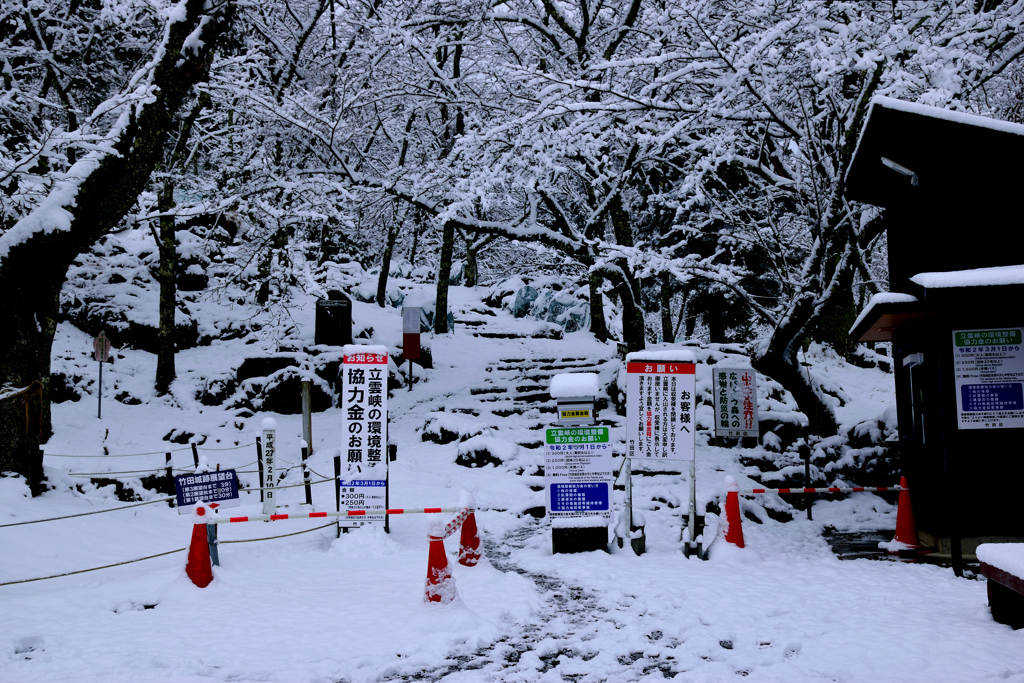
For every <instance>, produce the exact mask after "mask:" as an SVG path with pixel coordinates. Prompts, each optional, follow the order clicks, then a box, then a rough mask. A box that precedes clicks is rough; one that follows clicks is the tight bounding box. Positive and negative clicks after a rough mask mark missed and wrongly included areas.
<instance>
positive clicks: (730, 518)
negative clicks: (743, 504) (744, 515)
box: [725, 477, 744, 548]
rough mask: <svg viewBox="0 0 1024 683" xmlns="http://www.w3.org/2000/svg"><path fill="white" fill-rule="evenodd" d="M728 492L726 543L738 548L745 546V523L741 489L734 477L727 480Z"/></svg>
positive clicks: (726, 495)
mask: <svg viewBox="0 0 1024 683" xmlns="http://www.w3.org/2000/svg"><path fill="white" fill-rule="evenodd" d="M725 486H726V488H727V489H728V492H727V493H726V494H725V542H726V543H732V544H733V545H735V546H736V547H737V548H742V547H744V545H743V522H742V521H741V517H740V494H739V490H740V487H739V486H738V485H737V484H736V480H735V479H733V478H732V477H726V478H725Z"/></svg>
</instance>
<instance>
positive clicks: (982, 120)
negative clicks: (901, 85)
mask: <svg viewBox="0 0 1024 683" xmlns="http://www.w3.org/2000/svg"><path fill="white" fill-rule="evenodd" d="M875 105H878V106H880V107H885V108H886V109H894V110H896V111H905V112H907V113H908V114H920V115H921V116H929V117H931V118H933V119H941V120H943V121H952V122H953V123H963V124H966V125H968V126H978V127H980V128H988V129H989V130H996V131H999V132H1002V133H1011V134H1013V135H1024V125H1021V124H1019V123H1010V122H1009V121H999V120H997V119H990V118H988V117H987V116H978V115H977V114H966V113H964V112H960V111H950V110H949V109H941V108H939V107H929V106H928V105H926V104H917V103H916V102H906V101H904V100H897V99H894V98H892V97H882V96H878V97H873V98H871V106H872V108H874V106H875ZM870 116H871V113H870V112H868V117H869V118H870Z"/></svg>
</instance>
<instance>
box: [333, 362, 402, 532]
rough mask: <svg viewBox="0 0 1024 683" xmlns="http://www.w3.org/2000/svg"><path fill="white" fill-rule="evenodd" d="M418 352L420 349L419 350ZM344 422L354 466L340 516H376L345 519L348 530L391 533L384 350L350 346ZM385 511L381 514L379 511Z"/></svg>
mask: <svg viewBox="0 0 1024 683" xmlns="http://www.w3.org/2000/svg"><path fill="white" fill-rule="evenodd" d="M416 348H417V349H419V345H418V344H417V347H416ZM341 367H342V370H341V371H342V397H341V412H342V417H343V427H342V444H341V452H342V454H343V458H344V460H345V462H346V463H347V465H348V470H347V473H345V474H343V475H342V479H340V480H339V482H338V486H339V487H340V489H341V491H340V499H339V500H340V506H341V507H340V510H341V511H345V510H367V511H374V512H373V513H371V514H366V515H362V516H359V517H341V518H340V523H341V525H342V526H346V527H359V526H366V525H367V524H369V523H371V522H376V523H383V524H384V530H385V531H387V530H388V527H387V515H385V514H384V511H385V510H386V509H387V486H388V459H387V458H386V457H384V455H383V454H384V453H385V452H386V449H387V442H388V434H387V425H388V408H387V402H388V392H387V381H388V352H387V349H386V348H385V347H383V346H357V345H347V346H345V350H344V359H343V361H342V366H341ZM377 510H379V513H376V512H375V511H377Z"/></svg>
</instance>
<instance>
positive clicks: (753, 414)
mask: <svg viewBox="0 0 1024 683" xmlns="http://www.w3.org/2000/svg"><path fill="white" fill-rule="evenodd" d="M711 385H712V395H713V396H714V399H715V444H716V445H717V443H718V437H720V436H721V437H736V438H740V439H742V438H743V437H746V436H752V437H754V438H755V439H756V438H757V437H758V436H760V432H759V431H758V424H757V373H756V372H754V371H753V370H751V369H750V368H720V367H718V366H717V365H716V366H715V367H714V368H712V373H711Z"/></svg>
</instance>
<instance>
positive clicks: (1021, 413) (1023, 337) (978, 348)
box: [953, 327, 1024, 429]
mask: <svg viewBox="0 0 1024 683" xmlns="http://www.w3.org/2000/svg"><path fill="white" fill-rule="evenodd" d="M953 372H954V377H955V383H956V416H957V426H958V427H959V428H960V429H1011V428H1020V427H1024V329H1022V328H1020V327H1010V328H1005V327H1004V328H998V329H989V330H954V331H953Z"/></svg>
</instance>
